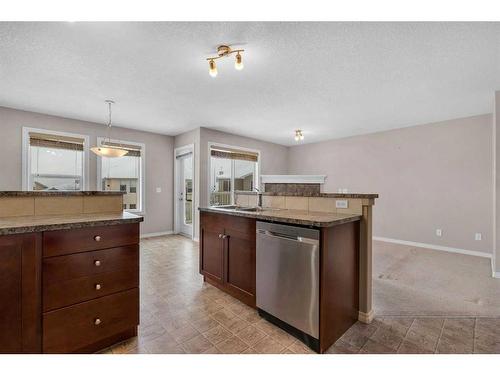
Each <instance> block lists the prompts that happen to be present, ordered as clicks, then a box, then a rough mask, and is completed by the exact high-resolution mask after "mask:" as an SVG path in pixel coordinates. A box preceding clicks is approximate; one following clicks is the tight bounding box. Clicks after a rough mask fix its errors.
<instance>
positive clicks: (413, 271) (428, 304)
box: [373, 241, 500, 317]
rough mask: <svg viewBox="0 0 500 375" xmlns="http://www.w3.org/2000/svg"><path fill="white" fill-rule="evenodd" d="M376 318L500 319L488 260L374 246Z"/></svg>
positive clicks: (499, 283)
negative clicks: (471, 317)
mask: <svg viewBox="0 0 500 375" xmlns="http://www.w3.org/2000/svg"><path fill="white" fill-rule="evenodd" d="M373 304H374V310H375V314H376V315H411V316H418V315H422V316H444V315H446V316H489V317H492V316H494V317H500V279H494V278H492V277H491V262H490V259H488V258H481V257H475V256H470V255H461V254H454V253H447V252H444V251H436V250H429V249H423V248H416V247H411V246H405V245H398V244H392V243H386V242H380V241H374V242H373Z"/></svg>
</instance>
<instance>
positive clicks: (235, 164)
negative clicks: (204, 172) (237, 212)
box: [209, 145, 259, 206]
mask: <svg viewBox="0 0 500 375" xmlns="http://www.w3.org/2000/svg"><path fill="white" fill-rule="evenodd" d="M258 167H259V152H258V151H252V150H244V149H239V148H231V147H229V146H217V145H211V146H210V182H209V183H210V200H209V201H210V205H213V206H218V205H224V204H233V203H234V192H235V191H253V190H254V189H255V187H257V185H258V184H257V181H258Z"/></svg>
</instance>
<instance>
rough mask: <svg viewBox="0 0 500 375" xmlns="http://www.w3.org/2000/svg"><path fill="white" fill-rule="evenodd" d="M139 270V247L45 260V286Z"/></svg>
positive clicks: (132, 246)
mask: <svg viewBox="0 0 500 375" xmlns="http://www.w3.org/2000/svg"><path fill="white" fill-rule="evenodd" d="M138 268H139V245H130V246H121V247H115V248H112V249H106V250H97V251H89V252H86V253H79V254H71V255H63V256H58V257H51V258H44V259H43V286H44V288H45V287H46V286H48V285H49V284H54V283H56V284H57V283H59V282H63V281H68V280H72V279H77V278H80V277H85V276H93V275H98V274H103V273H110V272H116V271H119V270H123V269H125V270H131V269H132V270H135V269H138Z"/></svg>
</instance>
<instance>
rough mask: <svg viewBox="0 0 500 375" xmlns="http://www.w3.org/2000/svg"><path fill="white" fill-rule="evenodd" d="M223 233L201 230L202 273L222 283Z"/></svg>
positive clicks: (214, 230)
mask: <svg viewBox="0 0 500 375" xmlns="http://www.w3.org/2000/svg"><path fill="white" fill-rule="evenodd" d="M220 236H222V233H221V231H219V230H216V229H213V228H210V227H205V226H202V227H201V229H200V273H201V274H202V275H204V276H206V277H209V278H211V279H213V280H215V281H218V282H220V283H222V282H223V276H222V239H221V238H220Z"/></svg>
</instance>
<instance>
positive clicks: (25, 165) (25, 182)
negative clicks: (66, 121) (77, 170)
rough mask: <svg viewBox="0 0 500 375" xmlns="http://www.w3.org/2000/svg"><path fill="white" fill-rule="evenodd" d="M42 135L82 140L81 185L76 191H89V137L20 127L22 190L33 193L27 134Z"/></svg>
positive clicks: (29, 147) (28, 137)
mask: <svg viewBox="0 0 500 375" xmlns="http://www.w3.org/2000/svg"><path fill="white" fill-rule="evenodd" d="M30 132H32V133H42V134H49V135H60V136H63V137H75V138H83V158H82V162H83V165H82V184H81V189H80V190H78V191H85V190H89V186H90V183H89V166H90V162H89V142H90V140H89V136H88V135H84V134H77V133H70V132H61V131H55V130H49V129H41V128H32V127H28V126H23V127H22V171H21V173H22V176H21V181H22V182H21V183H22V190H23V191H33V190H32V184H31V183H30V176H31V146H30V144H29V143H30V136H29V133H30ZM61 191H70V190H61ZM71 191H72V190H71Z"/></svg>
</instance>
